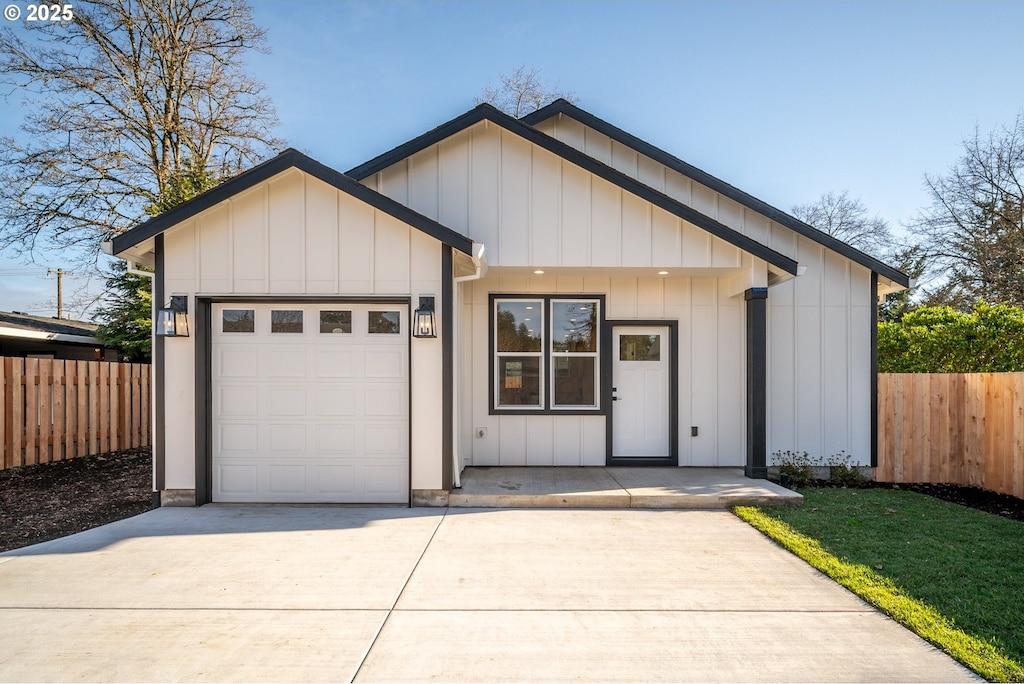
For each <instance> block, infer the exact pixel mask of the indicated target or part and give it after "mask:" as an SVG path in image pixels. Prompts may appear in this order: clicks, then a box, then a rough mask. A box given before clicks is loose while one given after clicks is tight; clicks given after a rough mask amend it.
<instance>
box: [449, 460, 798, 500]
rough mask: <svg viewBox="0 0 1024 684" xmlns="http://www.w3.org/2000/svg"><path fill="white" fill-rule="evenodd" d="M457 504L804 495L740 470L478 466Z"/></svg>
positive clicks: (466, 475)
mask: <svg viewBox="0 0 1024 684" xmlns="http://www.w3.org/2000/svg"><path fill="white" fill-rule="evenodd" d="M461 479H462V487H461V488H460V489H453V490H452V491H451V493H450V494H449V495H448V505H449V506H451V507H454V508H664V509H671V508H729V507H731V506H766V505H780V506H799V505H801V504H802V503H803V500H804V498H803V496H801V495H800V494H797V493H796V492H793V491H790V490H788V489H785V488H783V487H780V486H779V485H777V484H775V483H774V482H769V481H768V480H753V479H750V478H747V477H745V476H744V475H743V471H742V470H741V469H739V468H648V467H636V468H626V467H614V468H561V467H535V468H519V467H493V468H486V467H474V468H466V469H465V470H464V471H463V472H462V478H461Z"/></svg>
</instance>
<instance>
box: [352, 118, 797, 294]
mask: <svg viewBox="0 0 1024 684" xmlns="http://www.w3.org/2000/svg"><path fill="white" fill-rule="evenodd" d="M484 119H486V120H488V121H490V122H492V123H495V124H497V125H499V126H501V127H502V128H504V129H506V130H508V131H509V132H511V133H515V134H517V135H519V136H520V137H522V138H524V139H526V140H528V141H529V142H532V143H534V144H535V145H538V146H540V147H542V148H544V149H545V150H547V151H548V152H551V153H553V154H555V155H557V156H559V157H561V158H562V159H565V160H566V161H569V162H571V163H573V164H575V165H576V166H579V167H580V168H582V169H584V170H586V171H589V172H591V173H593V174H594V175H596V176H598V177H600V178H603V179H604V180H606V181H608V182H609V183H612V184H614V185H617V186H618V187H620V188H622V189H623V190H625V191H627V192H630V193H632V194H634V195H636V196H637V197H640V198H641V199H644V200H647V201H648V202H650V203H651V204H653V205H655V206H657V207H660V208H662V209H664V210H665V211H667V212H669V213H670V214H673V215H675V216H678V217H679V218H681V219H683V220H686V221H689V222H690V223H692V224H693V225H695V226H698V227H699V228H703V229H704V230H706V231H707V232H709V233H711V234H712V235H714V236H715V237H718V238H721V239H722V240H725V241H726V242H728V243H730V244H732V245H735V246H736V247H739V248H740V249H742V250H744V251H745V252H748V253H750V254H753V255H754V256H756V257H758V258H761V259H764V260H765V261H767V262H768V263H770V264H772V265H773V266H775V267H777V268H780V269H782V270H783V271H785V272H787V273H789V274H792V275H796V271H797V262H796V261H794V260H793V259H790V258H789V257H787V256H785V255H784V254H780V253H779V252H776V251H775V250H773V249H771V248H769V247H766V246H765V245H763V244H761V243H760V242H758V241H757V240H753V239H751V238H749V237H747V236H746V235H743V234H742V233H739V232H737V231H735V230H733V229H732V228H729V227H728V226H726V225H724V224H722V223H719V222H718V221H716V220H714V219H713V218H711V217H709V216H707V215H705V214H702V213H701V212H699V211H697V210H696V209H694V208H692V207H688V206H686V205H685V204H682V203H681V202H679V201H678V200H675V199H673V198H671V197H669V196H668V195H665V194H663V193H661V192H658V191H657V190H655V189H653V188H651V187H649V186H647V185H644V184H643V183H641V182H640V181H638V180H636V179H635V178H630V177H629V176H627V175H626V174H624V173H622V172H621V171H617V170H616V169H613V168H612V167H610V166H608V165H606V164H603V163H601V162H599V161H598V160H596V159H594V158H593V157H590V156H587V155H586V154H584V153H583V152H580V151H579V150H577V149H576V148H575V147H572V146H571V145H567V144H565V143H563V142H561V141H560V140H556V139H554V138H552V137H551V136H548V135H545V134H544V133H541V132H540V131H538V130H536V129H534V128H531V127H529V126H527V125H525V124H524V123H522V122H521V121H519V120H517V119H514V118H512V117H511V116H509V115H508V114H505V113H504V112H501V111H499V110H497V109H495V108H494V107H493V106H491V105H489V104H486V103H484V104H481V105H478V106H476V107H475V108H473V109H471V110H470V111H468V112H466V113H465V114H463V115H462V116H459V117H456V118H454V119H452V120H451V121H449V122H448V123H445V124H442V125H441V126H438V127H437V128H435V129H434V130H432V131H428V132H427V133H424V134H423V135H421V136H419V137H417V138H414V139H413V140H410V141H409V142H407V143H405V144H404V145H399V146H398V147H396V148H395V149H393V150H391V151H389V152H385V153H384V154H382V155H380V156H379V157H376V158H375V159H371V160H370V161H368V162H366V163H365V164H360V165H359V166H357V167H355V168H354V169H351V170H349V171H348V172H347V174H346V175H348V176H351V177H352V178H356V179H358V180H362V179H364V178H366V177H368V176H372V175H373V174H375V173H377V172H379V171H381V170H383V169H386V168H388V167H389V166H391V165H393V164H395V163H397V162H399V161H402V160H403V159H405V158H407V157H410V156H412V155H414V154H416V153H417V152H420V151H422V150H424V149H426V148H428V147H430V146H431V145H435V144H437V143H439V142H441V141H442V140H445V139H446V138H449V137H451V136H452V135H455V134H456V133H458V132H460V131H463V130H465V129H466V128H469V127H470V126H472V125H474V124H476V123H479V122H480V121H483V120H484Z"/></svg>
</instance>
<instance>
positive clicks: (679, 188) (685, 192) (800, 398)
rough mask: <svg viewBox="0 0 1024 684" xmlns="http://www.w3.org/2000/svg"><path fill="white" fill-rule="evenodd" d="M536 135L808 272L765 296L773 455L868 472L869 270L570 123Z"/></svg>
mask: <svg viewBox="0 0 1024 684" xmlns="http://www.w3.org/2000/svg"><path fill="white" fill-rule="evenodd" d="M535 128H537V130H539V131H541V132H542V133H545V134H547V135H550V136H552V137H554V138H557V139H558V140H560V141H562V142H564V143H566V144H568V145H571V146H572V147H575V148H576V149H578V150H580V151H582V152H584V153H585V154H587V155H589V156H591V157H594V158H595V159H597V160H599V161H601V162H603V163H605V164H608V165H609V166H611V167H613V168H615V169H617V170H618V171H620V172H622V173H624V174H626V175H628V176H631V177H632V178H635V179H637V180H639V181H640V182H642V183H644V184H646V185H648V186H650V187H652V188H654V189H655V190H658V191H660V192H663V193H665V194H666V195H668V196H670V197H672V198H674V199H676V200H678V201H680V202H682V203H683V204H686V205H688V206H690V207H693V208H694V209H696V210H697V211H700V212H701V213H703V214H705V215H706V216H709V217H711V218H713V219H715V220H717V221H719V222H720V223H723V224H725V225H726V226H729V227H730V228H732V229H733V230H735V231H737V232H739V233H742V234H744V235H746V236H748V237H750V238H753V239H755V240H757V241H758V242H761V243H762V244H765V245H767V246H768V247H770V248H772V249H773V250H775V251H777V252H779V253H781V254H784V255H786V256H788V257H790V258H792V259H796V260H797V261H798V262H799V264H800V266H802V267H806V269H807V270H806V272H805V273H804V275H802V276H800V277H798V278H795V279H793V280H789V281H787V282H785V283H782V284H780V285H777V286H775V287H772V288H771V289H770V290H769V292H768V305H769V309H768V454H769V458H770V456H771V454H772V453H774V452H776V451H785V450H790V451H801V452H802V451H807V452H808V453H809V454H811V455H812V456H819V455H820V456H826V457H827V456H830V455H832V454H837V453H839V452H840V451H844V452H846V453H847V454H849V455H851V456H852V457H853V458H854V459H856V461H857V462H859V463H861V464H862V465H868V464H869V463H870V458H871V403H872V402H873V401H874V398H873V397H872V396H871V384H870V382H871V373H872V368H871V298H872V297H873V296H875V294H874V293H873V292H871V273H870V271H869V270H868V269H866V268H864V267H862V266H860V265H859V264H856V263H854V262H852V261H850V260H849V259H846V258H845V257H843V256H841V255H839V254H837V253H835V252H832V251H831V250H829V249H827V248H825V247H823V246H822V245H820V244H818V243H817V242H815V241H813V240H810V239H809V238H806V237H804V236H801V235H799V234H797V233H796V232H794V231H792V230H791V229H789V228H787V227H785V226H783V225H780V224H778V223H776V222H774V221H772V220H770V219H769V218H768V217H766V216H763V215H761V214H759V213H758V212H756V211H753V210H751V209H748V208H747V207H744V206H742V205H741V204H739V203H738V202H735V201H733V200H732V199H730V198H728V197H726V196H724V195H722V194H721V193H718V192H716V191H714V190H712V189H710V188H708V187H707V186H705V185H703V184H701V183H698V182H697V181H694V180H691V179H689V178H687V177H686V176H684V175H682V174H680V173H679V172H677V171H675V170H673V169H670V168H668V167H666V166H665V165H663V164H661V163H660V162H657V161H654V160H653V159H651V158H649V157H647V156H645V155H643V154H640V153H638V152H636V151H635V150H633V149H632V148H630V147H628V146H626V145H623V144H622V143H620V142H618V141H615V140H612V139H611V138H610V137H608V136H607V135H605V134H604V133H601V132H599V131H596V130H594V129H592V128H590V127H588V126H586V125H584V124H582V123H580V122H578V121H576V120H574V119H572V118H571V117H567V116H555V117H552V118H550V119H547V120H546V121H543V122H540V123H539V124H537V125H536V126H535ZM681 434H682V433H681Z"/></svg>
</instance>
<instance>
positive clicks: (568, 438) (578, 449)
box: [554, 416, 583, 466]
mask: <svg viewBox="0 0 1024 684" xmlns="http://www.w3.org/2000/svg"><path fill="white" fill-rule="evenodd" d="M581 429H582V421H581V420H580V417H579V416H566V417H564V418H559V420H558V425H557V426H556V429H555V434H554V441H555V454H554V465H556V466H581V465H583V451H582V450H583V436H582V434H581Z"/></svg>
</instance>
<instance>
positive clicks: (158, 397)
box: [152, 233, 167, 506]
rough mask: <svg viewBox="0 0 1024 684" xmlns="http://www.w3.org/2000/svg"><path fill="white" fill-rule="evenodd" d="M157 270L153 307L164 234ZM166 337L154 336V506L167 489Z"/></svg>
mask: <svg viewBox="0 0 1024 684" xmlns="http://www.w3.org/2000/svg"><path fill="white" fill-rule="evenodd" d="M155 266H156V269H155V272H154V273H153V300H152V301H153V309H152V312H153V314H154V315H155V313H156V310H157V309H159V308H160V307H161V306H163V305H164V236H163V233H160V234H159V235H157V236H156V264H155ZM165 365H166V362H165V358H164V338H163V337H159V336H156V335H154V336H153V395H154V398H155V400H154V401H153V505H154V506H159V505H160V492H162V491H163V490H164V489H165V488H166V481H167V480H166V462H165V460H164V459H165V456H166V454H165V451H166V448H165V447H166V432H165V431H166V425H165V422H164V407H165V406H166V403H165V402H166V399H165V396H164V389H165V387H164V384H165V383H164V378H165V373H166V368H165Z"/></svg>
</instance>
